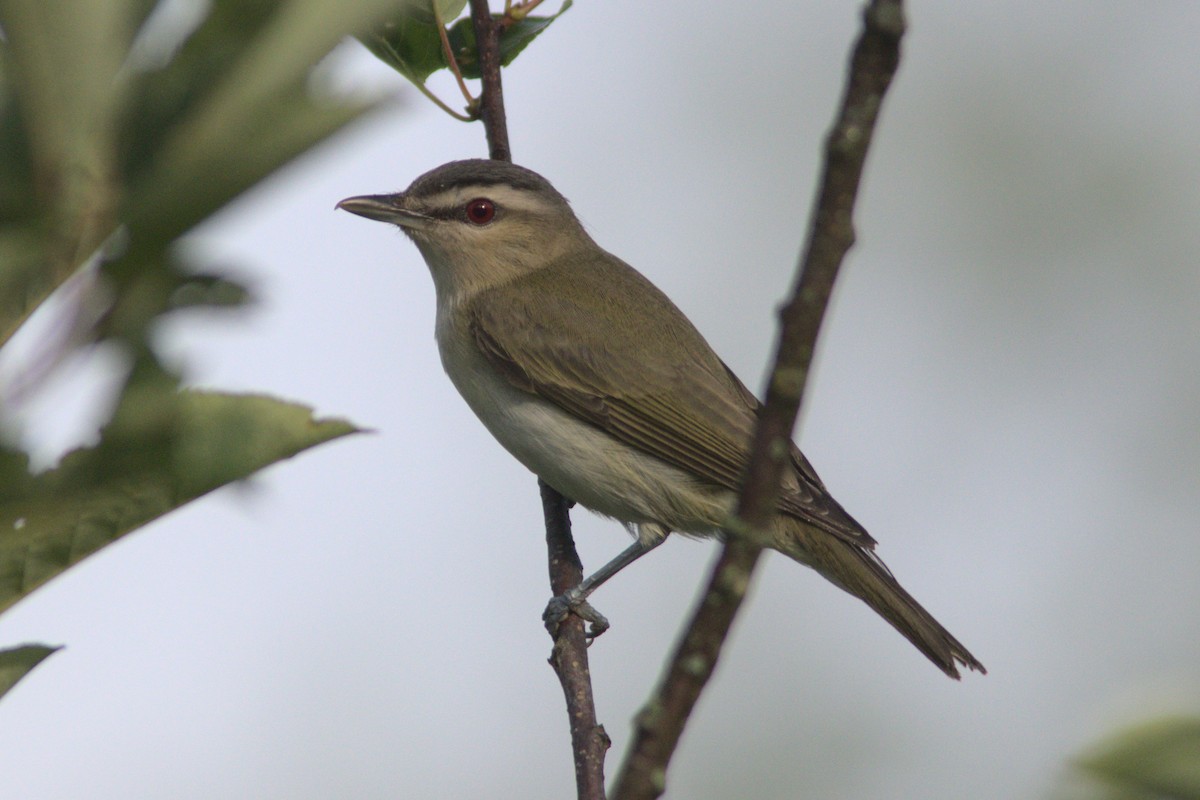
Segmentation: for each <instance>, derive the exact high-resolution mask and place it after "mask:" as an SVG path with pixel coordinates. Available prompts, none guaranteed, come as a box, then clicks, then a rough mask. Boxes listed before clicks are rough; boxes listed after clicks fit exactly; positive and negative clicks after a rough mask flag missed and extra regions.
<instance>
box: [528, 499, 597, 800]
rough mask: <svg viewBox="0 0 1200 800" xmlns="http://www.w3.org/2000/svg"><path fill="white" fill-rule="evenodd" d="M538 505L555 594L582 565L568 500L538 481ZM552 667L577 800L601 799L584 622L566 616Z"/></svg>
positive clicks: (572, 581)
mask: <svg viewBox="0 0 1200 800" xmlns="http://www.w3.org/2000/svg"><path fill="white" fill-rule="evenodd" d="M538 486H540V487H541V490H542V509H543V511H544V513H545V515H546V550H547V553H548V555H549V559H550V591H551V592H552V593H553V594H554V596H555V597H557V596H558V595H561V594H563V593H564V592H566V591H567V590H568V589H572V588H574V587H576V586H578V585H579V582H580V581H582V580H583V564H582V562H580V560H579V554H578V553H577V552H575V540H574V539H573V538H572V537H571V519H570V517H569V516H568V514H567V510H568V509H567V501H566V500H565V499H564V498H563V496H562V495H561V494H559V493H558V492H556V491H554V489H552V488H550V486H548V485H547V484H545V483H543V482H542V481H541V480H539V481H538ZM550 666H552V667H553V668H554V672H555V673H556V674H557V675H558V680H559V682H560V683H561V684H562V688H563V695H564V696H565V697H566V701H567V717H568V721H569V723H570V726H571V750H572V752H573V753H574V755H575V786H576V789H577V791H578V794H579V797H580V800H604V756H605V754H606V753H607V752H608V748H609V745H610V744H611V742H610V741H609V738H608V734H607V733H605V731H604V726H603V725H599V724H597V722H596V705H595V703H594V701H593V700H592V673H591V670H590V668H589V667H588V653H587V637H586V636H585V635H584V632H583V620H582V619H580V618H579V617H577V616H575V615H569V616H568V617H567V618H566V619H565V620H563V622H562V623H561V624H560V625H559V627H558V632H557V633H556V634H555V637H554V648H553V649H552V650H551V651H550Z"/></svg>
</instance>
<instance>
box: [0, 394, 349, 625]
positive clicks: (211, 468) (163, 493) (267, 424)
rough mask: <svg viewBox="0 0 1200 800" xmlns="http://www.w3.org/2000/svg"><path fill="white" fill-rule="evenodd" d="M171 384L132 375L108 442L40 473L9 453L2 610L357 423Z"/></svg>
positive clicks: (1, 537) (0, 459)
mask: <svg viewBox="0 0 1200 800" xmlns="http://www.w3.org/2000/svg"><path fill="white" fill-rule="evenodd" d="M170 387H171V382H170V381H169V379H167V378H166V377H165V376H164V377H163V378H161V379H158V380H131V382H130V384H129V388H128V389H127V391H126V392H125V394H124V395H123V397H122V400H121V402H120V405H119V406H118V408H117V411H116V413H115V415H114V417H113V420H112V421H111V422H110V423H109V424H108V426H107V427H106V428H105V429H104V431H103V432H102V435H101V440H100V443H99V444H98V445H96V446H95V447H92V448H86V449H80V450H76V451H74V452H72V453H70V454H68V455H67V456H66V457H65V458H64V459H63V460H62V463H61V464H60V465H59V466H58V467H57V468H56V469H54V470H51V471H49V472H45V473H43V474H41V475H37V476H32V475H30V474H29V472H28V469H27V460H26V458H25V457H24V455H23V454H20V453H14V452H12V451H3V450H0V610H3V609H6V608H8V607H10V606H11V605H12V604H14V603H16V602H17V601H18V600H20V599H21V598H22V597H24V596H25V595H27V594H29V593H30V592H32V591H33V590H34V589H36V588H37V587H38V586H41V585H42V584H44V583H45V582H46V581H48V580H50V579H51V578H53V577H54V576H56V575H58V574H59V573H61V572H62V571H64V570H65V569H67V568H68V567H70V566H71V565H73V564H75V563H77V562H79V561H80V560H82V559H84V558H86V557H87V556H89V555H91V554H92V553H94V552H96V551H97V550H99V549H100V548H102V547H104V546H105V545H108V544H110V543H111V542H113V541H115V540H116V539H119V538H120V537H122V536H124V535H125V534H126V533H129V532H130V531H132V530H134V529H135V528H138V527H139V526H141V525H144V524H146V523H147V522H149V521H150V520H153V519H156V518H157V517H160V516H162V515H163V514H166V513H168V512H169V511H172V510H174V509H176V508H178V507H180V506H182V505H183V504H185V503H187V502H189V501H190V500H193V499H195V498H197V497H199V496H201V495H203V494H206V493H207V492H210V491H212V490H213V489H216V488H218V487H221V486H224V485H226V484H228V483H231V482H233V481H237V480H241V479H243V478H246V477H248V476H249V475H251V474H252V473H254V472H256V471H257V470H260V469H262V468H263V467H266V466H269V465H270V464H274V463H275V462H277V461H281V460H283V459H285V458H290V457H291V456H293V455H296V454H297V453H299V452H301V451H303V450H306V449H308V448H310V447H313V446H315V445H317V444H320V443H322V442H326V441H329V440H331V439H336V438H338V437H341V436H345V435H347V434H350V433H354V432H356V431H357V430H358V429H357V428H355V427H354V426H353V425H351V424H350V423H348V422H345V421H344V420H338V419H314V418H313V416H312V411H311V409H309V408H306V407H305V406H301V405H296V404H293V403H286V402H283V401H281V400H277V399H274V398H270V397H265V396H259V395H229V394H217V393H209V392H193V391H184V392H175V391H172V390H171V388H170Z"/></svg>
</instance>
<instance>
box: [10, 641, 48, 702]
mask: <svg viewBox="0 0 1200 800" xmlns="http://www.w3.org/2000/svg"><path fill="white" fill-rule="evenodd" d="M60 649H61V648H58V647H47V646H46V645H44V644H26V645H21V646H20V647H13V648H9V649H8V650H0V697H3V696H4V695H5V694H6V693H7V692H8V690H9V689H11V688H12V687H13V686H15V685H16V684H17V681H19V680H21V678H24V677H25V676H26V675H27V674H29V671H30V670H31V669H33V668H34V667H36V666H37V665H38V664H40V663H42V661H44V660H45V659H46V657H47V656H49V655H50V654H51V653H54V652H56V651H57V650H60Z"/></svg>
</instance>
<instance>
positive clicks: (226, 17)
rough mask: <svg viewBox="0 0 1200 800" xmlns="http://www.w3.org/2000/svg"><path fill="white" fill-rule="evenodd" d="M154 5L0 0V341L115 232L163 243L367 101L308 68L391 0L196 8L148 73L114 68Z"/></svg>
mask: <svg viewBox="0 0 1200 800" xmlns="http://www.w3.org/2000/svg"><path fill="white" fill-rule="evenodd" d="M154 5H155V4H154V3H153V2H152V0H72V2H69V3H62V2H57V1H56V2H46V1H45V0H0V28H2V29H3V31H4V38H3V40H2V41H0V343H3V342H5V341H7V339H8V338H9V337H10V336H11V335H12V333H13V332H14V331H15V330H16V329H17V328H18V327H19V326H20V325H21V324H22V323H23V322H24V320H25V319H27V318H28V316H29V314H31V313H32V312H33V310H34V309H35V308H37V306H38V305H40V304H41V303H42V302H43V301H44V300H45V299H46V297H48V296H49V294H50V293H51V292H52V291H53V290H54V289H55V288H57V287H58V286H59V285H61V284H62V283H63V281H65V280H66V279H67V278H68V277H69V276H70V275H71V274H73V273H74V271H75V270H76V269H77V268H78V267H79V266H80V265H81V264H82V263H84V261H85V260H87V259H88V258H90V257H91V256H93V254H94V253H95V252H96V251H97V248H98V247H100V245H101V244H102V243H103V242H105V241H106V240H108V239H109V237H110V236H111V235H112V234H113V232H114V231H116V230H118V228H119V227H120V226H125V227H126V228H127V229H128V230H129V232H130V236H129V238H130V241H131V242H133V247H134V248H136V249H140V250H141V251H143V252H149V251H153V250H155V249H158V250H161V249H164V248H166V246H167V245H168V244H169V242H170V241H171V239H173V238H175V237H177V236H179V235H180V234H181V233H183V232H185V231H187V230H189V229H190V228H192V227H194V226H195V225H196V224H198V223H199V222H200V221H202V220H203V219H204V218H205V217H206V216H208V215H211V214H212V213H213V212H214V211H216V210H217V209H218V208H220V207H221V206H223V205H225V204H226V203H228V202H229V201H230V200H232V199H233V198H234V197H236V196H237V195H238V194H240V193H242V192H244V191H246V190H247V189H249V188H250V187H251V186H253V185H254V184H255V183H256V182H258V181H259V180H261V179H262V178H263V177H265V176H266V175H268V174H269V173H271V172H273V171H274V170H275V169H277V168H279V167H280V166H282V165H283V164H285V163H287V162H288V161H290V160H291V159H292V158H294V157H295V156H297V155H299V154H300V153H302V152H304V151H305V150H307V149H309V148H310V147H312V146H313V145H314V144H316V143H317V142H319V141H321V140H322V139H324V138H326V137H328V136H329V135H330V134H331V133H333V132H334V131H336V130H337V129H338V128H340V127H342V126H343V125H345V124H346V123H347V122H349V121H351V120H353V119H355V118H356V117H358V116H360V115H361V114H362V113H363V112H365V111H366V110H368V109H369V108H371V107H372V104H371V103H368V102H365V101H362V100H348V101H344V100H333V99H314V98H313V97H312V95H311V92H310V91H309V89H308V86H307V80H308V75H309V70H310V68H311V67H312V66H313V65H314V64H316V63H317V62H318V61H319V60H320V59H321V58H323V57H324V56H325V55H326V54H327V53H328V52H329V51H330V50H331V49H333V48H334V47H335V46H336V45H337V44H338V43H339V42H340V41H341V40H342V39H343V38H344V37H345V36H346V35H350V34H355V33H360V32H362V31H366V30H370V29H371V28H372V27H374V26H375V25H376V24H377V23H378V22H379V20H381V19H382V18H383V17H384V16H385V15H386V14H387V13H389V12H390V11H391V10H392V9H393V8H394V0H341V2H337V3H330V2H327V1H326V0H288V2H280V1H279V0H212V2H211V4H210V8H209V11H208V13H207V16H206V17H205V18H204V20H203V21H202V22H201V23H200V25H199V27H198V28H197V29H196V30H195V31H193V32H192V34H191V36H190V37H189V38H188V39H187V41H185V42H184V43H183V44H182V46H181V47H179V48H178V50H177V51H176V53H175V58H174V59H173V60H172V61H170V62H169V63H168V64H167V65H166V66H165V67H161V68H160V67H159V66H158V65H154V66H153V68H151V67H150V66H148V65H143V64H139V63H137V60H136V58H134V59H132V60H131V59H130V48H131V43H132V41H133V37H134V36H135V34H136V33H137V32H138V28H139V26H141V24H142V23H143V22H144V21H145V18H146V16H147V14H149V13H151V12H152V10H153V8H154ZM158 260H159V261H160V262H161V261H162V259H158ZM144 261H145V262H146V263H151V262H153V261H155V259H154V258H146V259H144Z"/></svg>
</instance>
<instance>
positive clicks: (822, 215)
mask: <svg viewBox="0 0 1200 800" xmlns="http://www.w3.org/2000/svg"><path fill="white" fill-rule="evenodd" d="M863 21H864V25H863V32H862V34H861V35H860V37H859V39H858V42H857V43H856V44H855V47H854V52H853V55H852V57H851V62H850V69H849V76H848V80H847V85H846V90H845V94H844V96H843V98H842V105H841V110H840V112H839V115H838V118H837V120H836V121H835V123H834V125H833V128H832V130H831V131H830V133H829V136H828V138H827V139H826V142H825V153H824V156H825V160H824V167H823V172H822V177H821V183H820V188H819V194H818V198H817V203H816V206H815V208H814V212H813V216H812V219H811V220H810V222H809V231H808V240H807V243H806V246H805V249H804V254H803V257H802V259H801V262H800V268H799V277H798V279H797V281H796V284H795V286H794V289H793V294H792V298H791V300H789V302H788V303H787V305H786V306H785V307H784V308H783V309H782V310H781V312H780V321H781V327H780V333H779V340H778V344H777V350H776V354H775V366H774V368H773V369H772V372H771V378H770V381H769V382H768V386H767V397H766V404H765V408H764V410H763V412H762V413H761V415H760V417H759V422H758V426H757V428H756V430H755V435H754V443H753V446H752V449H751V459H750V465H749V470H748V472H747V476H746V480H745V483H744V485H743V488H742V493H741V496H740V498H739V502H738V511H737V516H736V518H735V521H734V522H733V524H732V525H731V526H730V530H731V532H732V533H734V534H738V533H750V532H752V531H755V530H763V529H765V528H766V527H767V525H768V524H769V522H770V519H771V517H772V516H773V515H774V513H775V503H776V500H777V498H778V495H779V485H780V479H781V477H782V474H783V468H784V465H785V463H786V461H787V459H788V457H789V456H788V453H789V448H788V442H789V441H790V439H791V431H792V428H793V427H794V426H795V421H796V416H797V414H798V412H799V409H800V402H801V400H802V398H803V396H804V388H805V385H806V384H807V381H808V373H809V365H810V364H811V361H812V355H813V351H814V347H815V344H816V339H817V333H818V331H819V330H820V326H821V320H822V318H823V317H824V315H825V309H826V307H827V306H828V303H829V296H830V293H831V292H832V291H833V284H834V280H835V279H836V277H837V272H838V268H839V267H840V265H841V262H842V259H843V258H844V256H845V254H846V252H847V251H848V250H849V249H850V247H851V246H852V245H853V243H854V228H853V222H852V213H853V208H854V201H855V197H856V195H857V192H858V186H859V180H860V178H861V177H862V169H863V163H864V161H865V159H866V155H867V148H868V146H869V144H870V141H871V134H872V132H873V130H874V126H875V122H876V119H877V117H878V113H879V107H880V104H881V103H882V101H883V96H884V93H885V92H886V91H887V88H888V85H889V84H890V82H891V79H892V76H893V75H894V74H895V71H896V67H897V65H898V64H899V58H900V39H901V37H902V36H903V33H904V13H903V8H902V4H901V0H872V2H871V3H870V5H869V6H868V7H867V9H866V10H865V12H864V14H863ZM753 538H754V537H753V536H751V537H747V536H743V535H732V536H730V537H729V538H728V541H727V542H726V544H725V546H724V549H723V551H722V553H721V556H720V558H719V559H718V560H717V563H716V565H715V567H714V569H713V573H712V577H711V579H710V581H709V585H708V588H707V590H706V591H705V593H704V596H703V598H702V600H701V602H700V603H699V605H698V606H697V607H696V610H695V611H694V612H693V616H692V619H691V621H690V623H689V625H688V627H687V629H686V632H685V633H684V635H683V637H682V639H681V640H680V643H679V645H678V647H677V649H676V651H675V653H674V655H673V657H672V660H671V662H670V664H669V666H668V668H667V672H666V674H665V676H664V677H663V679H662V682H661V683H660V684H659V686H658V688H657V689H656V691H655V692H654V694H652V695H651V697H650V700H649V701H648V702H647V703H646V705H645V706H644V707H643V709H642V711H641V713H639V715H638V717H637V720H636V726H635V731H634V740H633V743H632V744H631V746H630V749H629V752H628V753H627V755H626V759H625V763H624V764H622V767H621V772H620V774H619V775H618V776H617V782H616V787H615V789H614V791H613V797H614V799H615V800H652V799H653V798H656V797H658V796H659V795H661V794H662V793H663V791H664V790H665V788H666V773H667V765H668V764H669V763H670V759H671V756H672V754H673V753H674V751H675V747H676V746H677V745H678V743H679V737H680V736H681V735H682V733H683V729H684V726H685V725H686V724H687V719H688V716H689V715H690V714H691V711H692V709H693V708H694V707H695V704H696V701H697V700H698V699H699V697H700V693H701V692H702V691H703V690H704V687H705V685H706V683H707V681H708V679H709V677H710V676H711V675H712V674H713V670H714V669H715V667H716V664H717V659H718V657H719V656H720V651H721V646H722V645H723V643H724V641H725V637H726V635H727V634H728V632H729V629H730V627H731V626H732V624H733V620H734V618H735V616H736V615H737V611H738V608H739V607H740V605H741V601H742V599H743V598H744V596H745V593H746V588H747V586H748V585H749V582H750V578H751V576H752V574H753V570H754V567H755V564H756V563H757V561H758V557H759V556H760V555H761V553H762V550H761V548H760V547H759V546H758V545H756V544H754V543H753V541H752V540H753Z"/></svg>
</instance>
